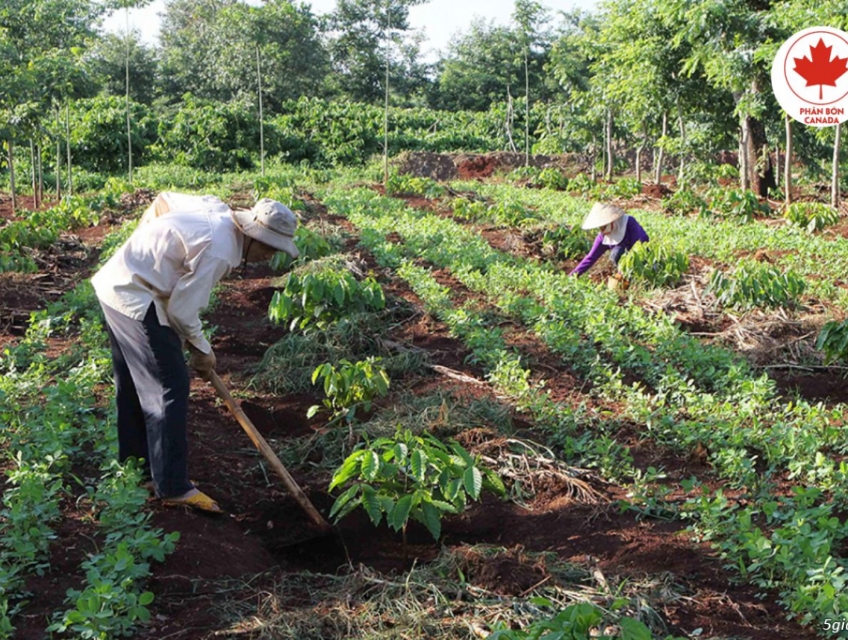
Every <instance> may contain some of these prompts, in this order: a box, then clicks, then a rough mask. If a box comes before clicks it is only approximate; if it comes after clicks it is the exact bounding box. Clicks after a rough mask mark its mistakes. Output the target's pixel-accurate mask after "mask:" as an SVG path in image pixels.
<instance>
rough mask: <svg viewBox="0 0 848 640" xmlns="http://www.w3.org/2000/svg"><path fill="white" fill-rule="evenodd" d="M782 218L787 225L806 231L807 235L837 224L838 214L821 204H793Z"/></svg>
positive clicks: (831, 208)
mask: <svg viewBox="0 0 848 640" xmlns="http://www.w3.org/2000/svg"><path fill="white" fill-rule="evenodd" d="M783 217H784V218H786V220H787V221H788V222H789V224H791V225H794V226H796V227H800V228H801V229H806V230H807V232H808V233H815V232H816V231H821V230H822V229H824V228H825V227H829V226H831V225H834V224H836V223H837V222H839V212H838V211H837V210H836V209H834V208H833V207H831V206H829V205H826V204H824V203H822V202H793V203H792V204H790V205H789V206H788V207H787V208H786V213H784V214H783Z"/></svg>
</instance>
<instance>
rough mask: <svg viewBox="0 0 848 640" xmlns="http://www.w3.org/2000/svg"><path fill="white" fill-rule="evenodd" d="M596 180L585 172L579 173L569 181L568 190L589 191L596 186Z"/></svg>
mask: <svg viewBox="0 0 848 640" xmlns="http://www.w3.org/2000/svg"><path fill="white" fill-rule="evenodd" d="M595 186H596V185H595V182H593V181H592V179H591V178H590V177H589V176H587V175H586V174H585V173H578V174H577V175H576V176H574V177H573V178H572V179H571V180H569V181H568V191H569V192H571V193H575V192H576V193H588V192H590V191H591V190H592V189H594V188H595Z"/></svg>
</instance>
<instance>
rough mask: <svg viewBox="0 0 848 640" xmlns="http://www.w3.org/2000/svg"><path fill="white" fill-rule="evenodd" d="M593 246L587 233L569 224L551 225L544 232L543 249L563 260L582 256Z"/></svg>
mask: <svg viewBox="0 0 848 640" xmlns="http://www.w3.org/2000/svg"><path fill="white" fill-rule="evenodd" d="M591 247H592V245H591V243H590V242H589V239H588V238H587V237H586V234H585V233H583V232H582V231H580V230H578V229H573V228H571V227H569V226H568V225H564V224H558V225H556V226H554V227H549V228H547V229H545V231H544V233H543V234H542V250H543V251H545V252H546V253H552V254H553V255H555V256H556V257H558V258H560V259H562V260H568V259H571V258H580V257H582V256H583V255H585V254H586V253H587V252H588V251H589V249H591Z"/></svg>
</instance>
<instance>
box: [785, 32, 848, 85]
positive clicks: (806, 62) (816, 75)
mask: <svg viewBox="0 0 848 640" xmlns="http://www.w3.org/2000/svg"><path fill="white" fill-rule="evenodd" d="M832 50H833V47H826V46H825V44H824V40H822V39H821V38H819V43H818V44H817V45H816V46H815V47H810V57H809V58H808V57H807V56H804V57H803V58H793V60H795V69H794V71H795V73H797V74H798V75H800V76H801V77H802V78H804V80H806V81H807V86H808V87H812V86H813V85H819V100H823V99H824V98H823V97H822V88H823V87H824V85H827V86H829V87H835V86H836V81H837V80H838V79H839V78H840V77H841V76H842V74H844V73H845V72H846V71H848V58H840V57H839V56H836V57H834V58H833V60H831V59H830V55H831V51H832Z"/></svg>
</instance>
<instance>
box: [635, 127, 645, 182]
mask: <svg viewBox="0 0 848 640" xmlns="http://www.w3.org/2000/svg"><path fill="white" fill-rule="evenodd" d="M647 146H648V125H647V123H645V122H642V141H641V142H640V143H639V146H638V147H636V182H638V183H639V184H642V153H643V152H644V151H645V147H647Z"/></svg>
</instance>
